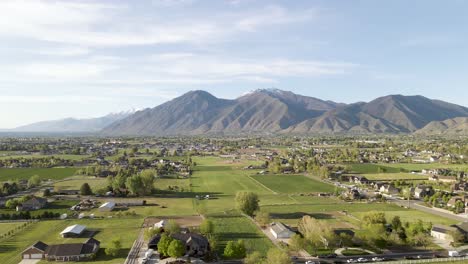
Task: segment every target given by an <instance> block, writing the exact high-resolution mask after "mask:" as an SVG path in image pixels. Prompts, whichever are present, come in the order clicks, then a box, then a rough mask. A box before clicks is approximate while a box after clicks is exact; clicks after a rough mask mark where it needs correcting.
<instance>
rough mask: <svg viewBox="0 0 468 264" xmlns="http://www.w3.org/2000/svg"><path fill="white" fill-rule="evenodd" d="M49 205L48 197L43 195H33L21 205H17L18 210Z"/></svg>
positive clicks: (37, 208)
mask: <svg viewBox="0 0 468 264" xmlns="http://www.w3.org/2000/svg"><path fill="white" fill-rule="evenodd" d="M46 205H47V199H45V198H41V197H35V196H34V197H32V198H31V199H29V200H27V201H25V202H24V203H23V204H21V205H20V206H18V207H16V210H17V211H32V210H39V209H42V208H44V207H45V206H46Z"/></svg>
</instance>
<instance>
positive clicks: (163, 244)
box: [158, 233, 185, 258]
mask: <svg viewBox="0 0 468 264" xmlns="http://www.w3.org/2000/svg"><path fill="white" fill-rule="evenodd" d="M158 252H159V254H161V255H162V256H166V257H173V258H178V257H182V256H183V255H184V253H185V245H184V244H183V243H182V242H181V241H180V240H177V239H174V238H172V237H171V236H169V235H167V234H166V233H163V234H162V235H161V239H160V240H159V242H158Z"/></svg>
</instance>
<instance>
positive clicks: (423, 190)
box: [414, 185, 434, 199]
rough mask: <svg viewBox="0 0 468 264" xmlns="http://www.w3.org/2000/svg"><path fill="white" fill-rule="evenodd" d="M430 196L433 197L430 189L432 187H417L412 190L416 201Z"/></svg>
mask: <svg viewBox="0 0 468 264" xmlns="http://www.w3.org/2000/svg"><path fill="white" fill-rule="evenodd" d="M432 195H434V189H432V186H430V185H428V186H426V185H418V186H416V188H414V197H415V198H417V199H422V198H424V197H426V196H432Z"/></svg>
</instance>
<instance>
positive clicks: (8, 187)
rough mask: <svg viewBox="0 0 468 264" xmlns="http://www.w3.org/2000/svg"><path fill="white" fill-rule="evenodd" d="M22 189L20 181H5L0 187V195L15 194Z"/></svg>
mask: <svg viewBox="0 0 468 264" xmlns="http://www.w3.org/2000/svg"><path fill="white" fill-rule="evenodd" d="M20 190H21V188H20V187H19V184H18V183H16V182H12V183H9V182H4V183H3V184H2V188H1V189H0V197H3V196H8V195H12V194H15V193H17V192H18V191H20Z"/></svg>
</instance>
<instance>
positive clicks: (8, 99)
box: [0, 95, 111, 104]
mask: <svg viewBox="0 0 468 264" xmlns="http://www.w3.org/2000/svg"><path fill="white" fill-rule="evenodd" d="M103 101H111V98H107V97H97V96H81V95H65V96H50V95H48V96H38V95H7V96H0V102H1V103H16V104H18V103H21V104H23V103H64V102H65V103H87V102H103Z"/></svg>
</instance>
